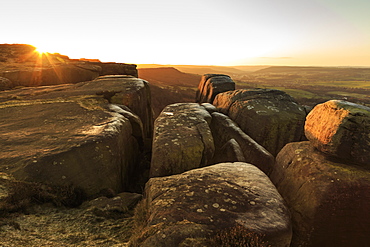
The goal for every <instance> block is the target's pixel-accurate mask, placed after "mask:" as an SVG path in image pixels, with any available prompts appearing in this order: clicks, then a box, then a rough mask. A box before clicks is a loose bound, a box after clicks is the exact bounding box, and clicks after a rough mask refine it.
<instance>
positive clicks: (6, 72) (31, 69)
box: [0, 44, 138, 88]
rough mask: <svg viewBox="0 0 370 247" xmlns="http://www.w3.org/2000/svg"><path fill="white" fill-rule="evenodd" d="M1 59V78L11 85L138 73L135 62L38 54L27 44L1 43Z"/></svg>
mask: <svg viewBox="0 0 370 247" xmlns="http://www.w3.org/2000/svg"><path fill="white" fill-rule="evenodd" d="M0 62H2V63H0V77H5V78H8V79H10V80H11V81H12V83H13V85H12V86H13V87H15V86H47V85H58V84H68V83H77V82H83V81H90V80H93V79H95V78H96V77H98V76H100V75H108V74H110V75H117V74H120V75H131V76H134V77H137V75H138V73H137V70H136V65H134V64H124V63H102V62H99V61H98V60H97V61H94V60H93V59H92V60H89V59H70V58H69V57H68V56H64V55H61V54H59V53H53V54H52V53H43V54H40V53H38V52H37V51H36V48H35V47H33V46H30V45H18V44H14V45H8V44H0ZM0 85H1V84H0ZM0 88H1V87H0Z"/></svg>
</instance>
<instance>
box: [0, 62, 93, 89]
mask: <svg viewBox="0 0 370 247" xmlns="http://www.w3.org/2000/svg"><path fill="white" fill-rule="evenodd" d="M0 76H2V77H5V78H8V79H10V80H11V81H12V82H13V83H14V84H15V85H19V86H48V85H58V84H68V83H77V82H83V81H90V80H93V79H95V78H96V77H98V76H99V68H98V67H94V66H91V65H90V66H88V65H83V64H81V65H79V64H54V65H49V66H43V67H31V68H28V67H25V68H16V69H11V70H6V71H0Z"/></svg>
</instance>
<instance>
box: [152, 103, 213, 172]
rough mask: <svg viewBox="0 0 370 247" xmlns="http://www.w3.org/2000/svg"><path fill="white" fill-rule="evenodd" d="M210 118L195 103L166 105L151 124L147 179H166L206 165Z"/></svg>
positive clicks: (209, 153)
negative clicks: (151, 144) (152, 131)
mask: <svg viewBox="0 0 370 247" xmlns="http://www.w3.org/2000/svg"><path fill="white" fill-rule="evenodd" d="M210 122H211V115H210V114H209V113H208V111H207V110H206V109H205V108H204V107H203V106H201V105H199V104H197V103H178V104H172V105H169V106H167V107H166V108H165V109H163V111H162V112H161V114H160V115H159V116H158V118H157V119H156V120H155V123H154V136H153V148H152V162H151V168H150V177H159V176H168V175H173V174H179V173H182V172H184V171H188V170H191V169H195V168H199V167H203V166H206V165H209V162H210V160H211V159H212V157H213V154H214V143H213V137H212V133H211V130H210V128H209V124H210Z"/></svg>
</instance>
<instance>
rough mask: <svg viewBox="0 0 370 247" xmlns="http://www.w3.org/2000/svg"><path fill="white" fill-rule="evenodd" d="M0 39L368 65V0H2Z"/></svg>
mask: <svg viewBox="0 0 370 247" xmlns="http://www.w3.org/2000/svg"><path fill="white" fill-rule="evenodd" d="M0 6H1V7H0V9H1V15H0V23H1V31H0V43H8V44H12V43H26V44H32V45H34V46H36V47H37V46H38V47H40V48H42V49H44V50H46V51H49V52H59V53H61V54H64V55H68V56H70V57H71V58H81V57H85V58H98V59H100V60H101V61H104V62H110V61H112V62H125V63H137V64H140V63H141V64H144V63H157V64H195V65H255V64H268V65H319V66H370V0H99V1H97V0H63V1H62V0H57V1H56V0H4V1H2V3H1V5H0Z"/></svg>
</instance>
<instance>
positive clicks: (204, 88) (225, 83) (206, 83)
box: [196, 74, 235, 103]
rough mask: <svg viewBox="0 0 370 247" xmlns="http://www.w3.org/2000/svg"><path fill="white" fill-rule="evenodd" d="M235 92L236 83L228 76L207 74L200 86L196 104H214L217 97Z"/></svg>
mask: <svg viewBox="0 0 370 247" xmlns="http://www.w3.org/2000/svg"><path fill="white" fill-rule="evenodd" d="M232 90H235V82H234V81H233V80H232V79H231V78H230V76H228V75H222V74H205V75H203V76H202V78H201V81H200V83H199V85H198V90H197V95H196V102H197V103H212V102H213V100H214V99H215V97H216V95H217V94H219V93H223V92H226V91H232Z"/></svg>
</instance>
